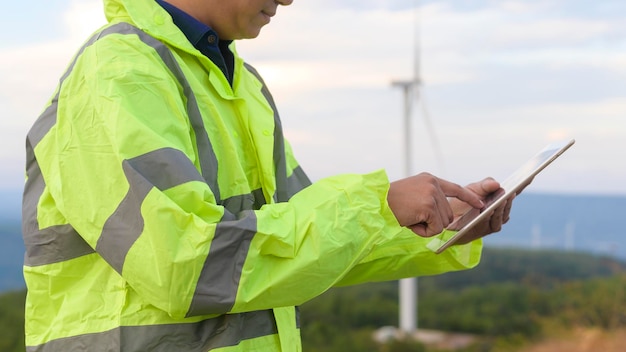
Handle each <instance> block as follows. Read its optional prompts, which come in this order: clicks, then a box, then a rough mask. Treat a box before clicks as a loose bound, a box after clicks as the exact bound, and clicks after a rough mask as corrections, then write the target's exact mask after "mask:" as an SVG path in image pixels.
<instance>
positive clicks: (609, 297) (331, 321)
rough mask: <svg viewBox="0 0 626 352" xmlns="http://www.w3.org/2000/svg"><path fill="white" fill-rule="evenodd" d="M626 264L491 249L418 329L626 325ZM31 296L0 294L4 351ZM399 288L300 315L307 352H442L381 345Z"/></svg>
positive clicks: (480, 346)
mask: <svg viewBox="0 0 626 352" xmlns="http://www.w3.org/2000/svg"><path fill="white" fill-rule="evenodd" d="M625 272H626V270H625V268H624V264H623V263H621V262H619V261H616V260H613V259H610V258H602V257H595V256H592V255H588V254H582V253H566V252H551V251H542V252H535V251H524V250H510V249H506V250H504V249H489V248H487V249H485V251H484V253H483V260H482V263H481V264H480V265H479V266H478V267H477V268H475V269H473V270H467V271H463V272H457V273H448V274H444V275H439V276H434V277H424V278H420V279H419V280H418V282H419V325H420V328H424V329H437V330H444V331H452V332H463V333H472V334H475V335H477V336H480V339H479V341H478V342H477V343H476V344H474V345H472V346H469V347H467V348H465V349H463V350H457V352H485V351H514V350H515V349H516V348H517V347H518V346H522V345H523V344H524V343H527V342H528V341H531V340H533V339H537V338H540V337H541V336H542V335H543V334H544V333H545V331H544V329H545V327H546V326H548V325H549V326H555V325H557V326H563V327H576V326H587V327H600V328H604V329H613V328H619V327H624V326H626V275H624V273H625ZM24 299H25V292H23V291H22V292H9V293H5V294H3V295H0V351H3V352H5V351H6V352H22V351H24V316H23V312H24ZM397 320H398V283H397V282H396V281H393V282H382V283H373V284H366V285H359V286H353V287H342V288H336V289H332V290H330V291H328V292H326V293H325V294H323V295H322V296H320V297H317V298H316V299H314V300H312V301H310V302H308V303H306V304H305V305H303V306H302V307H301V325H302V330H301V333H302V339H303V344H304V349H305V350H306V351H308V352H350V351H359V352H368V351H371V352H398V351H405V352H407V351H408V352H411V351H414V352H427V351H430V352H434V350H432V348H430V347H427V346H424V345H422V344H420V343H417V342H414V341H391V342H388V343H385V344H378V343H376V342H374V341H373V339H372V334H373V332H374V330H375V329H377V328H379V327H382V326H388V325H396V324H397Z"/></svg>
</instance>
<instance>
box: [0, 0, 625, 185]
mask: <svg viewBox="0 0 626 352" xmlns="http://www.w3.org/2000/svg"><path fill="white" fill-rule="evenodd" d="M416 4H417V5H419V6H418V8H419V11H417V10H415V9H416V7H415V5H416ZM4 10H5V11H3V14H2V18H1V21H0V77H1V81H0V119H1V120H0V163H1V165H2V169H1V171H0V190H12V189H20V188H21V187H22V184H23V175H24V173H23V167H24V136H25V134H26V132H27V130H28V128H29V127H30V125H31V124H32V123H33V121H34V120H35V119H36V118H37V116H38V115H39V113H40V112H41V110H42V109H43V107H44V105H45V104H46V102H47V100H48V99H49V97H50V96H51V94H52V92H53V90H54V88H55V86H56V84H57V82H58V77H59V76H60V75H61V73H62V71H63V70H64V68H65V67H66V65H67V63H68V61H69V59H70V58H71V56H72V55H73V54H74V52H75V51H76V49H77V48H78V46H79V45H80V44H81V43H82V41H83V40H84V39H85V38H86V37H87V36H88V35H89V34H90V33H91V32H92V31H93V30H94V29H96V28H97V27H99V25H100V24H102V23H104V16H103V15H102V10H101V2H100V1H98V0H50V1H40V0H39V1H34V0H23V1H19V2H17V1H13V2H11V3H10V4H5V6H4ZM416 29H417V30H416ZM417 33H419V34H417ZM416 38H418V39H419V40H416ZM415 43H419V49H420V50H419V55H418V57H419V58H420V63H421V65H420V68H421V69H420V73H421V78H422V80H423V85H422V86H421V89H420V94H419V100H417V106H416V110H415V112H414V116H413V119H412V121H413V128H412V129H411V134H412V136H413V141H412V169H413V171H414V172H420V171H428V172H432V173H435V174H438V175H441V176H443V177H445V178H447V179H449V180H451V181H454V182H458V183H461V184H465V183H468V182H470V181H473V180H477V179H480V178H483V177H484V176H494V177H495V178H497V179H503V178H505V177H506V176H507V175H508V174H509V173H510V172H512V171H514V170H515V169H516V168H517V166H518V165H519V164H521V163H522V162H524V161H525V160H526V159H528V158H529V157H531V156H532V155H534V154H535V153H536V152H537V151H538V150H539V149H541V148H542V147H543V146H544V145H545V144H547V143H548V142H550V141H554V140H560V139H569V138H575V139H576V140H577V143H576V145H575V146H574V147H572V149H571V150H570V151H569V152H568V153H566V154H565V155H564V156H563V157H562V158H561V159H559V160H557V161H556V162H555V164H554V166H552V167H550V168H549V169H548V170H546V171H545V173H543V174H541V175H540V176H539V177H538V178H537V179H536V180H535V182H534V183H533V185H531V186H530V187H529V190H532V191H535V192H558V193H602V194H614V193H617V194H621V195H626V184H625V183H624V181H625V180H626V2H625V1H623V0H602V1H592V0H589V1H580V0H579V1H572V0H536V1H530V0H525V1H488V0H472V1H420V2H419V4H418V3H417V2H414V1H411V0H386V1H382V0H380V1H377V0H351V1H347V0H342V1H336V0H332V1H331V0H295V1H294V4H293V5H292V6H289V7H284V8H280V9H279V12H278V15H277V16H276V17H274V19H273V20H272V23H271V24H270V25H269V26H267V27H266V28H265V29H264V30H263V31H262V33H261V36H260V37H259V38H257V39H255V40H246V41H241V42H239V43H238V50H239V52H240V54H241V55H242V56H244V58H245V59H246V60H247V61H248V62H249V63H251V64H252V65H254V66H255V67H257V69H258V70H259V71H260V72H261V74H263V75H264V77H265V80H266V82H267V83H268V84H269V86H270V89H271V90H272V93H273V95H274V98H275V100H276V102H277V104H278V107H279V109H280V112H281V117H282V119H283V125H284V128H285V134H286V135H287V138H288V139H289V140H290V141H291V143H292V145H293V147H294V150H295V153H296V156H297V157H298V159H299V161H300V163H301V164H302V165H303V167H304V169H305V170H306V171H307V172H308V173H309V175H310V176H311V177H312V178H313V179H314V180H317V179H320V178H322V177H326V176H331V175H334V174H337V173H347V172H356V173H365V172H370V171H374V170H377V169H380V168H384V169H386V170H387V172H388V175H389V177H390V178H391V179H392V180H393V179H397V178H399V177H402V176H403V174H404V169H403V165H404V164H403V163H404V161H403V160H404V153H403V137H402V136H403V131H402V129H403V123H402V116H403V111H402V104H403V96H402V93H401V91H400V90H399V89H398V88H393V87H392V86H391V84H390V82H391V81H392V80H394V79H409V78H411V77H412V76H413V68H414V59H415V57H416V56H415V55H414V54H415V51H416V50H415V48H416V46H415ZM426 116H429V119H428V120H429V121H430V122H431V125H432V132H433V133H431V132H429V130H430V129H429V128H428V124H427V123H426V121H427V119H426V118H425V117H426ZM436 146H438V148H437V147H436ZM438 155H441V156H442V157H441V158H439V157H438Z"/></svg>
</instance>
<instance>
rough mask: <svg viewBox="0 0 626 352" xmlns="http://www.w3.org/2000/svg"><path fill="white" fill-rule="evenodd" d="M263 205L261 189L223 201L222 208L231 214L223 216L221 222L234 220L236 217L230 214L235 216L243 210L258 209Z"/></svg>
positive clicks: (263, 199)
mask: <svg viewBox="0 0 626 352" xmlns="http://www.w3.org/2000/svg"><path fill="white" fill-rule="evenodd" d="M264 204H265V196H264V195H263V190H262V189H260V188H259V189H256V190H254V191H252V192H251V193H249V194H242V195H238V196H234V197H230V198H228V199H225V200H224V202H223V204H222V205H223V206H224V208H226V210H227V211H228V212H229V213H231V215H228V214H225V217H224V219H223V220H234V219H236V218H237V217H236V216H235V215H232V214H237V213H239V212H240V211H244V210H254V209H260V208H261V207H262V206H263V205H264Z"/></svg>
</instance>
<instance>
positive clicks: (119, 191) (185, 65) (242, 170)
mask: <svg viewBox="0 0 626 352" xmlns="http://www.w3.org/2000/svg"><path fill="white" fill-rule="evenodd" d="M104 4H105V11H106V15H107V18H108V20H109V23H108V24H107V25H106V26H105V27H104V28H102V29H101V30H99V31H98V32H97V33H96V34H95V35H94V36H93V37H92V38H91V39H89V40H88V41H87V42H86V43H85V45H84V47H83V48H82V49H81V50H80V51H79V52H78V54H77V55H76V57H75V59H74V60H73V62H71V64H70V65H69V67H68V69H67V72H66V73H65V74H64V75H63V76H62V78H61V81H60V84H59V87H58V88H57V91H56V92H55V94H54V96H53V98H52V99H51V101H50V102H49V104H48V106H47V107H46V108H45V110H44V111H43V113H42V115H41V116H40V117H39V119H38V120H37V121H36V122H35V124H34V126H33V127H32V129H31V130H30V132H29V133H28V137H27V165H26V169H27V170H26V171H27V182H26V186H25V191H24V209H23V233H24V242H25V245H26V255H25V263H24V275H25V280H26V283H27V287H28V297H27V303H26V345H27V350H28V351H64V352H66V351H209V350H211V351H300V350H301V346H300V333H299V320H298V317H297V309H296V308H295V306H297V305H300V304H302V303H304V302H306V301H308V300H310V299H312V298H314V297H316V296H318V295H320V294H321V293H323V292H324V291H326V290H328V289H329V288H331V287H333V286H338V285H350V284H357V283H363V282H369V281H381V280H393V279H398V278H403V277H411V276H418V275H430V274H437V273H442V272H447V271H451V270H460V269H465V268H469V267H472V266H474V265H476V264H477V263H478V261H479V258H480V252H481V246H482V244H481V242H480V241H475V242H473V243H471V244H468V245H463V246H455V247H453V248H451V249H449V250H448V251H446V252H444V253H443V254H440V255H435V254H433V252H431V251H430V250H428V249H427V248H426V243H427V241H428V239H424V238H421V237H419V236H416V235H414V234H413V233H412V232H411V231H409V230H408V229H406V228H403V227H401V226H399V224H398V223H397V221H396V219H395V217H394V215H393V214H392V212H391V210H390V209H389V207H388V205H387V202H386V193H387V190H388V187H389V182H388V180H387V177H386V175H385V173H384V172H383V171H377V172H374V173H371V174H366V175H340V176H336V177H330V178H327V179H323V180H320V181H318V182H315V183H314V184H312V185H311V184H310V182H309V180H308V178H307V177H306V175H305V174H304V172H303V171H302V170H301V168H300V167H299V166H298V163H297V162H296V160H295V159H294V157H293V155H292V151H291V149H290V147H289V145H288V144H287V142H286V141H284V139H283V134H282V131H281V125H280V120H279V117H278V112H277V110H276V108H275V106H274V102H273V100H272V97H271V95H270V94H269V91H268V90H267V88H266V86H265V85H264V83H263V81H262V80H261V79H260V78H259V77H258V74H257V73H256V71H254V69H253V68H252V67H250V66H248V65H247V64H245V63H244V62H243V60H242V59H241V58H240V57H238V56H237V54H236V53H235V56H236V58H235V76H234V81H233V86H232V88H231V86H230V85H229V83H228V81H227V80H226V78H225V77H224V75H223V74H222V73H221V71H220V70H219V68H218V67H217V66H215V65H214V64H213V63H212V62H211V61H210V60H209V59H208V58H206V57H205V56H203V55H202V54H201V53H200V52H198V51H197V50H196V49H195V48H194V47H193V46H192V44H191V43H189V42H188V40H187V39H186V38H185V37H184V35H183V33H182V32H180V30H179V29H178V28H177V27H176V26H175V25H174V24H173V23H172V21H171V18H170V17H169V15H168V14H167V12H165V11H164V10H163V9H162V8H161V7H160V6H159V5H158V4H156V3H155V2H154V1H152V0H105V1H104ZM231 49H232V50H233V51H234V50H235V48H234V45H232V46H231Z"/></svg>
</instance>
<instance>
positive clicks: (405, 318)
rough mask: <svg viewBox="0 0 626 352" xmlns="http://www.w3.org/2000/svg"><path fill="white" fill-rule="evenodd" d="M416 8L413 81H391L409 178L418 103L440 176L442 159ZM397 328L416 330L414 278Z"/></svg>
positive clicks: (402, 289)
mask: <svg viewBox="0 0 626 352" xmlns="http://www.w3.org/2000/svg"><path fill="white" fill-rule="evenodd" d="M418 11H419V6H418V1H417V0H415V5H414V26H415V29H414V53H413V54H414V59H413V64H414V65H413V78H411V79H408V80H393V81H392V82H391V85H392V86H393V87H399V88H401V89H402V90H403V92H404V126H403V128H404V158H405V159H404V174H405V176H407V177H408V176H411V175H412V174H413V169H412V161H413V156H412V147H411V139H412V138H411V132H412V127H411V116H412V110H413V104H414V103H419V102H420V96H422V99H421V104H420V105H421V107H422V110H421V112H422V115H423V118H424V122H425V125H426V132H427V133H428V135H429V137H430V140H431V143H432V146H433V150H434V152H435V158H436V160H437V162H438V163H439V167H440V172H441V173H443V171H444V170H443V169H444V168H443V156H442V153H441V148H440V146H439V142H438V140H437V136H436V134H435V130H434V128H433V125H432V123H431V121H430V115H429V113H428V109H427V108H426V105H425V104H424V99H423V94H420V90H422V89H423V88H422V78H421V73H420V69H421V67H420V66H421V62H420V41H419V16H418ZM422 93H423V92H422ZM399 296H400V297H399V300H400V302H399V328H400V330H401V331H402V332H403V333H405V334H408V335H409V336H411V335H413V334H414V333H415V332H416V331H417V300H418V297H417V278H408V279H402V280H400V282H399Z"/></svg>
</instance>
